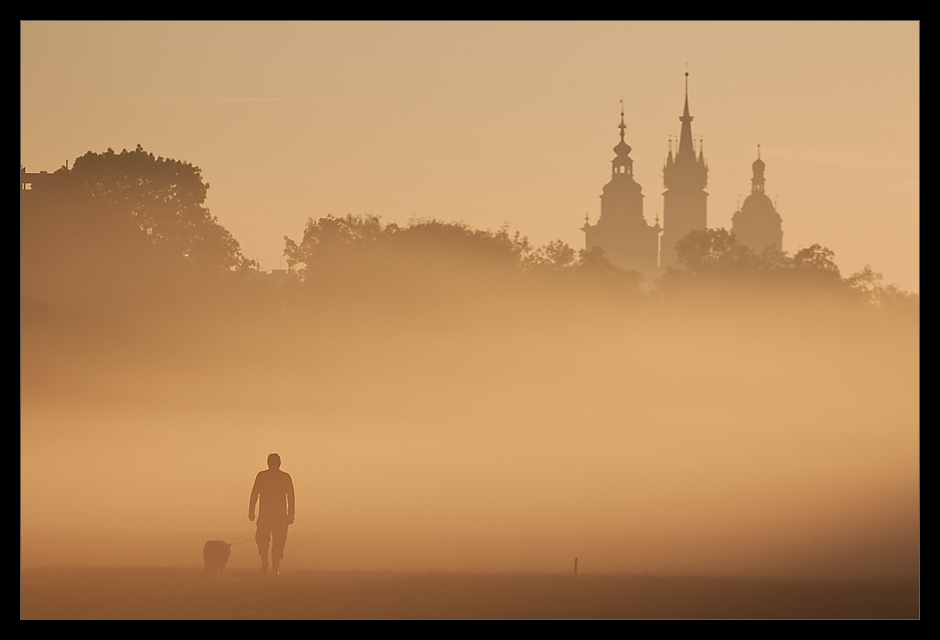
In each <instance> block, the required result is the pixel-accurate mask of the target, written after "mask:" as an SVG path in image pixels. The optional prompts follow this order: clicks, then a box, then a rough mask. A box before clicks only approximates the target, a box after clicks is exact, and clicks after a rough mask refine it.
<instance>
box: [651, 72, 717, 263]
mask: <svg viewBox="0 0 940 640" xmlns="http://www.w3.org/2000/svg"><path fill="white" fill-rule="evenodd" d="M679 120H680V121H681V122H682V131H681V132H680V133H679V148H678V150H677V151H676V155H675V157H673V155H672V148H671V147H670V149H669V155H668V156H667V157H666V164H665V166H664V167H663V184H664V186H665V187H666V191H665V192H663V237H662V251H661V252H660V256H659V264H660V266H661V267H668V266H670V265H674V264H675V263H676V243H678V242H679V241H680V240H682V238H684V237H686V236H687V235H689V234H690V233H691V232H693V231H704V230H705V229H706V227H707V221H706V211H705V200H706V198H708V194H707V193H706V192H705V184H706V183H707V182H708V166H707V165H706V164H705V156H704V155H703V152H702V149H701V147H699V153H698V156H696V155H695V148H694V145H693V144H692V116H691V115H689V73H688V72H686V74H685V106H684V108H683V110H682V115H681V116H680V117H679Z"/></svg>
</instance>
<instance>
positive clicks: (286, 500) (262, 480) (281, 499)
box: [248, 453, 294, 575]
mask: <svg viewBox="0 0 940 640" xmlns="http://www.w3.org/2000/svg"><path fill="white" fill-rule="evenodd" d="M259 498H260V504H259V507H258V530H257V532H256V533H255V542H257V543H258V553H259V554H260V555H261V573H265V572H267V570H268V542H269V541H271V542H273V545H272V548H271V568H272V570H273V571H274V574H275V575H277V573H278V568H279V567H280V564H281V558H283V557H284V543H285V542H287V527H288V526H289V525H291V524H293V523H294V483H293V481H292V480H291V478H290V475H289V474H287V473H284V472H283V471H281V456H279V455H277V454H276V453H272V454H271V455H269V456H268V468H267V469H265V470H264V471H259V472H258V475H257V476H255V484H254V486H253V487H252V488H251V498H250V499H249V502H248V519H249V520H251V521H252V522H254V519H255V503H256V502H258V500H259Z"/></svg>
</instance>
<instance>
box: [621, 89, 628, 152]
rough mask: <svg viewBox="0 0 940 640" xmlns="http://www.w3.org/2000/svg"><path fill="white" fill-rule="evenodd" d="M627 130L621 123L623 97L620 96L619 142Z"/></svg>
mask: <svg viewBox="0 0 940 640" xmlns="http://www.w3.org/2000/svg"><path fill="white" fill-rule="evenodd" d="M626 130H627V125H625V124H624V123H623V96H620V140H621V141H623V135H624V131H626Z"/></svg>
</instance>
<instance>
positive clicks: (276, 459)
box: [268, 453, 281, 469]
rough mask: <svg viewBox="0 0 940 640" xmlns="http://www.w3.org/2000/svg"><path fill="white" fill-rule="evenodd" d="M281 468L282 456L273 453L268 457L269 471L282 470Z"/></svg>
mask: <svg viewBox="0 0 940 640" xmlns="http://www.w3.org/2000/svg"><path fill="white" fill-rule="evenodd" d="M280 468H281V456H279V455H277V454H276V453H272V454H271V455H269V456H268V469H280Z"/></svg>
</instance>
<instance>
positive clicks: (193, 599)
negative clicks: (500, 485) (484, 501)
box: [20, 568, 920, 619]
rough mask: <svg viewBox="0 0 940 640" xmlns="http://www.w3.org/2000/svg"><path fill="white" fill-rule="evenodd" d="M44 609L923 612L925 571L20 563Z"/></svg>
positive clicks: (137, 614)
mask: <svg viewBox="0 0 940 640" xmlns="http://www.w3.org/2000/svg"><path fill="white" fill-rule="evenodd" d="M20 585H21V601H20V616H21V617H22V618H24V619H37V618H654V619H655V618H917V617H919V613H920V590H919V584H918V583H917V582H916V581H910V582H895V583H880V584H876V583H836V582H819V581H786V580H761V579H753V578H731V577H707V576H648V575H579V576H577V577H575V576H573V575H559V574H532V573H528V574H527V573H515V574H505V573H504V574H497V573H476V574H474V573H393V572H328V571H309V572H295V573H285V574H282V575H280V576H278V577H272V576H266V577H262V576H260V575H258V574H257V573H255V572H249V571H244V570H230V571H227V572H226V573H225V575H224V576H223V578H222V580H221V581H219V582H218V583H215V582H213V581H211V580H210V579H209V578H208V577H207V576H206V575H205V574H204V573H202V572H201V571H197V570H190V569H146V568H141V569H41V570H40V569H36V570H24V571H22V572H21V581H20Z"/></svg>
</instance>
